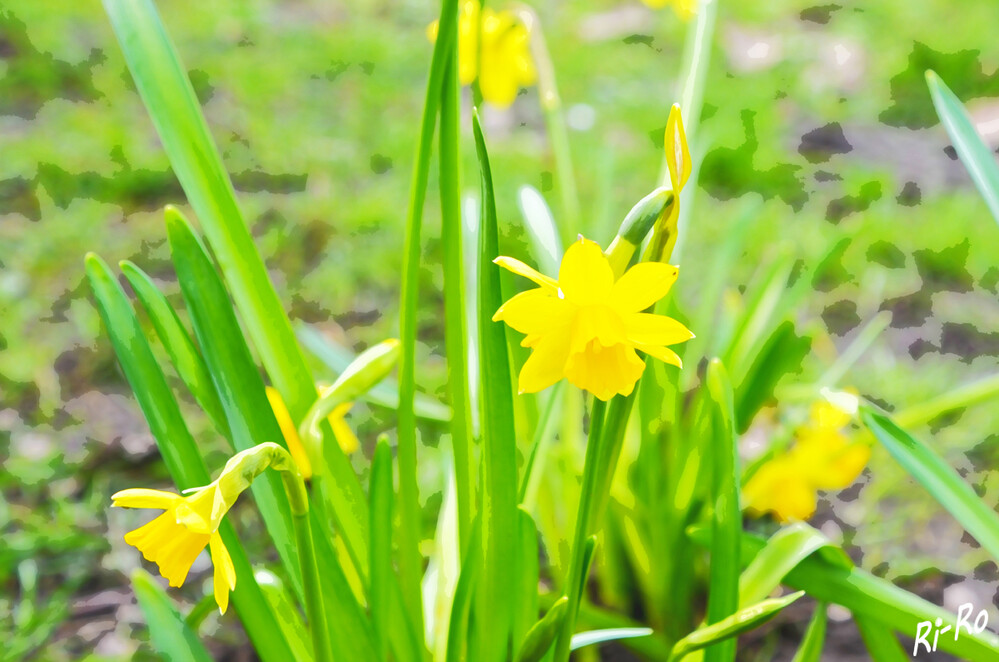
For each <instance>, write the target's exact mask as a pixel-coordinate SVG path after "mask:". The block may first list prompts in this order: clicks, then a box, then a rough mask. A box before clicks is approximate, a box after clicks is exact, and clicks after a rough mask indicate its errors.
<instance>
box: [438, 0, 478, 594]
mask: <svg viewBox="0 0 999 662" xmlns="http://www.w3.org/2000/svg"><path fill="white" fill-rule="evenodd" d="M447 4H448V3H446V2H445V3H442V11H444V8H443V6H444V5H447ZM455 11H457V8H456V9H455ZM450 43H451V47H450V49H449V52H448V66H447V69H446V71H445V74H444V78H443V80H442V82H441V104H440V154H439V157H440V178H439V187H440V196H441V244H442V248H443V260H442V267H443V271H444V350H445V354H446V358H447V391H448V401H449V404H450V405H451V425H450V430H451V451H452V453H453V454H454V469H455V481H456V484H457V488H458V495H459V500H458V539H459V540H460V541H461V546H462V548H464V547H465V546H466V545H467V544H468V536H469V534H470V530H469V529H470V527H471V524H472V517H473V516H474V503H475V486H474V482H473V476H474V475H475V474H474V467H473V456H472V450H471V448H472V446H471V442H472V429H471V421H470V418H469V415H470V411H471V408H472V407H471V400H470V395H469V385H468V368H467V365H466V359H467V356H466V353H467V351H468V342H467V337H468V333H467V331H466V328H465V312H466V310H465V304H464V298H465V288H464V285H463V282H464V280H465V274H464V272H465V268H466V267H465V265H464V260H463V245H462V239H461V237H462V218H461V146H460V143H459V135H460V132H459V130H458V123H459V122H460V121H461V104H460V94H459V91H460V85H459V83H458V47H457V39H454V40H453V41H451V42H450ZM480 243H481V237H480ZM479 368H480V369H484V366H482V365H480V366H479ZM487 574H488V571H487Z"/></svg>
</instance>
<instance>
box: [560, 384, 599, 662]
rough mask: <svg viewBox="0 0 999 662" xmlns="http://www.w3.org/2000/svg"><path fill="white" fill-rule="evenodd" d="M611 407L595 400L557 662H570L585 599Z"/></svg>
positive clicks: (570, 559)
mask: <svg viewBox="0 0 999 662" xmlns="http://www.w3.org/2000/svg"><path fill="white" fill-rule="evenodd" d="M606 410H607V403H606V402H604V401H603V400H596V399H595V400H594V401H593V407H592V409H591V410H590V434H589V436H588V437H587V440H586V459H585V460H584V462H583V484H582V487H581V488H580V493H579V509H578V510H577V512H576V531H575V533H574V534H573V538H572V552H571V555H570V556H569V570H568V572H567V573H566V579H565V585H564V586H563V587H562V592H563V593H564V594H566V595H567V596H568V597H569V608H568V611H567V612H566V616H565V619H564V620H563V621H562V628H561V632H560V633H559V637H558V643H557V644H556V647H555V662H564V661H565V660H568V659H569V652H570V644H571V643H572V630H573V626H574V625H575V623H576V613H577V612H578V610H579V603H580V599H581V597H582V584H583V577H582V574H583V565H584V560H585V554H584V550H585V548H586V540H587V538H589V537H590V529H591V528H592V521H593V520H594V510H595V509H594V504H595V503H596V501H597V499H598V497H597V495H596V494H595V492H596V489H597V486H598V485H599V484H600V482H601V480H600V473H601V469H602V467H601V466H600V458H601V455H602V453H601V448H600V446H601V441H602V440H603V427H604V415H605V413H606Z"/></svg>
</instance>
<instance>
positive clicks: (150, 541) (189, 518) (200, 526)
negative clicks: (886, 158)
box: [111, 482, 236, 614]
mask: <svg viewBox="0 0 999 662" xmlns="http://www.w3.org/2000/svg"><path fill="white" fill-rule="evenodd" d="M111 499H112V505H114V506H118V507H120V508H158V509H162V510H163V511H164V512H163V514H161V515H160V516H158V517H157V518H156V519H154V520H153V521H151V522H149V523H148V524H146V525H145V526H141V527H139V528H138V529H135V530H134V531H131V532H129V533H128V534H126V535H125V542H127V543H128V544H129V545H132V546H133V547H135V548H136V549H138V550H139V551H140V552H142V556H143V557H145V559H146V560H147V561H151V562H153V563H155V564H156V565H157V566H158V567H159V571H160V574H161V575H163V577H165V578H166V579H167V580H168V581H169V582H170V586H181V585H183V583H184V580H185V579H186V578H187V573H188V572H189V571H190V570H191V564H193V563H194V560H195V559H196V558H197V557H198V554H200V553H201V550H203V549H204V548H205V546H208V548H209V550H210V551H211V554H212V563H213V564H214V566H215V602H216V603H217V604H218V606H219V611H220V612H221V613H223V614H224V613H225V611H226V609H227V608H228V607H229V592H230V591H232V590H234V589H235V588H236V569H235V567H234V566H233V564H232V558H231V557H230V556H229V550H227V549H226V547H225V544H224V543H223V542H222V537H221V536H220V535H219V533H218V528H219V524H220V523H221V522H222V518H223V517H224V516H225V514H226V512H227V511H228V510H229V506H231V505H232V501H234V499H233V500H232V501H227V500H226V498H225V496H224V495H223V493H222V490H221V489H220V488H219V485H218V482H215V483H212V484H211V485H209V486H208V487H203V488H200V489H199V490H197V491H195V492H194V493H192V494H190V495H188V496H181V495H179V494H174V493H172V492H161V491H160V490H149V489H144V488H134V489H128V490H122V491H121V492H118V493H116V494H114V495H113V496H112V497H111Z"/></svg>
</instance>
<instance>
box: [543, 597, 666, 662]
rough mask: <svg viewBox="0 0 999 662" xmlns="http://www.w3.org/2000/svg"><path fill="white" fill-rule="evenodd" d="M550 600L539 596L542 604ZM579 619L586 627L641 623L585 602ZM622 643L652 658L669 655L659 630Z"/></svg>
mask: <svg viewBox="0 0 999 662" xmlns="http://www.w3.org/2000/svg"><path fill="white" fill-rule="evenodd" d="M563 597H564V596H563ZM560 599H561V598H560ZM552 601H553V596H552V595H551V594H546V595H542V596H541V600H540V602H541V604H542V606H545V605H551V604H552V603H553V602H552ZM579 621H580V622H581V623H584V624H585V625H586V626H587V627H592V628H603V629H616V628H638V627H641V625H642V624H641V623H637V622H635V621H633V620H631V619H630V618H628V617H626V616H622V615H621V614H618V613H616V612H612V611H610V610H608V609H607V608H605V607H597V606H595V605H592V604H587V603H584V604H582V605H580V606H579ZM623 644H624V645H625V646H626V647H628V648H630V649H631V650H633V651H635V652H636V653H639V654H641V655H644V656H646V657H648V658H650V659H653V660H665V659H666V658H667V657H669V651H670V647H669V645H667V644H666V641H665V639H664V638H663V636H662V633H659V632H653V633H652V634H651V635H649V636H648V637H638V638H635V639H627V640H625V641H624V642H623Z"/></svg>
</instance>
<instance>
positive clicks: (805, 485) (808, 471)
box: [743, 392, 871, 522]
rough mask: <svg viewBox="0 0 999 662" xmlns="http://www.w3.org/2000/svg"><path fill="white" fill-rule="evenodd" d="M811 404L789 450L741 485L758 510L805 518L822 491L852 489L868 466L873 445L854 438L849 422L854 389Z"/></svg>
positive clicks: (781, 517)
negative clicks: (849, 430)
mask: <svg viewBox="0 0 999 662" xmlns="http://www.w3.org/2000/svg"><path fill="white" fill-rule="evenodd" d="M830 395H831V396H833V397H831V399H830V400H823V401H819V402H816V403H814V404H813V405H812V409H811V413H810V416H809V420H808V423H806V424H805V425H804V426H802V427H801V428H799V429H798V430H797V431H796V433H795V442H794V444H793V445H792V446H791V448H790V449H789V450H788V451H787V452H785V453H783V454H781V455H779V456H777V457H775V458H773V459H771V460H769V461H768V462H766V463H765V464H764V465H763V466H761V467H760V468H759V470H757V472H756V473H754V474H753V475H752V476H751V477H750V479H749V481H748V482H747V483H746V486H745V487H744V488H743V501H744V503H745V504H746V507H747V508H748V509H749V510H750V512H753V513H755V514H763V513H766V512H771V513H773V514H774V515H775V516H776V517H777V519H778V520H780V521H781V522H787V521H789V520H806V519H808V518H809V517H811V516H812V515H813V514H814V513H815V508H816V502H817V492H818V491H819V490H840V489H843V488H845V487H849V486H850V485H852V484H853V481H855V480H856V479H857V476H859V475H860V472H861V471H863V470H864V467H865V466H866V465H867V461H868V460H869V459H870V455H871V449H870V446H868V444H866V443H864V442H862V441H851V439H850V437H849V435H848V434H847V426H849V424H850V423H851V421H852V420H853V416H854V414H855V413H856V411H857V398H856V396H855V395H852V394H850V393H843V392H841V393H834V394H830Z"/></svg>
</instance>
